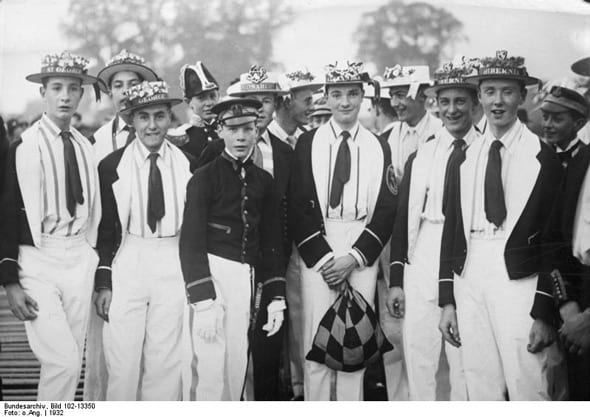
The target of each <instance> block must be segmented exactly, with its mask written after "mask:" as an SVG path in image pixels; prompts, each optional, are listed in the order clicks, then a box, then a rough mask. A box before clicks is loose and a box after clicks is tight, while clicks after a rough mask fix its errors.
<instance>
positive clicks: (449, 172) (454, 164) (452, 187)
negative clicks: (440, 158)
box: [442, 139, 465, 216]
mask: <svg viewBox="0 0 590 417" xmlns="http://www.w3.org/2000/svg"><path fill="white" fill-rule="evenodd" d="M464 146H465V141H464V140H463V139H455V140H454V141H453V151H452V152H451V155H450V156H449V160H448V161H447V168H446V170H445V182H444V188H443V200H442V212H443V214H444V215H445V216H446V214H447V207H448V199H449V198H451V199H453V198H456V196H457V192H458V190H459V187H460V183H459V176H460V172H461V171H460V167H461V164H462V163H463V161H465V149H464Z"/></svg>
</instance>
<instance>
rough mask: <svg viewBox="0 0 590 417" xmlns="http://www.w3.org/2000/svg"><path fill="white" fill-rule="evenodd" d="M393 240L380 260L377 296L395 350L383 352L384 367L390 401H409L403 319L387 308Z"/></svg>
mask: <svg viewBox="0 0 590 417" xmlns="http://www.w3.org/2000/svg"><path fill="white" fill-rule="evenodd" d="M390 248H391V241H389V242H387V245H385V248H383V252H381V256H380V257H379V262H380V263H381V269H382V270H383V279H381V280H379V281H377V297H379V323H380V324H381V329H382V330H383V334H384V335H385V337H387V340H389V341H390V342H391V344H392V345H393V348H394V349H393V350H390V351H389V352H386V353H384V354H383V368H384V371H385V386H386V388H387V399H388V400H389V401H407V400H409V399H410V394H409V392H408V375H407V372H406V364H405V363H404V349H403V332H402V326H403V319H396V318H395V317H393V316H392V315H391V314H389V311H388V310H387V293H388V291H389V255H390Z"/></svg>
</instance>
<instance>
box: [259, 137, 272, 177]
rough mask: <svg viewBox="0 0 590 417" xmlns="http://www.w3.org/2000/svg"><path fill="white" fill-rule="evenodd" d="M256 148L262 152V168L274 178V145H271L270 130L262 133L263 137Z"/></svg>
mask: <svg viewBox="0 0 590 417" xmlns="http://www.w3.org/2000/svg"><path fill="white" fill-rule="evenodd" d="M256 146H257V147H258V149H259V150H260V153H261V155H262V166H261V167H260V168H262V169H264V170H265V171H266V172H268V173H269V174H270V175H272V176H273V178H274V168H275V163H274V159H273V157H272V144H271V143H270V136H269V135H268V130H265V131H264V132H262V135H260V137H259V138H258V141H257V143H256Z"/></svg>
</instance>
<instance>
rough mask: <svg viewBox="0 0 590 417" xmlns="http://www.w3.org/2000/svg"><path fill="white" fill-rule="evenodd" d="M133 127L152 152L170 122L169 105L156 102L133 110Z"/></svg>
mask: <svg viewBox="0 0 590 417" xmlns="http://www.w3.org/2000/svg"><path fill="white" fill-rule="evenodd" d="M132 121H133V127H135V131H136V132H137V137H138V138H139V140H140V141H141V143H143V145H144V146H145V147H146V148H148V149H149V150H150V151H152V152H156V151H158V149H160V146H162V143H163V142H164V138H165V137H166V133H167V132H168V129H169V128H170V124H171V123H172V115H171V111H170V106H169V105H167V104H157V105H153V106H149V107H144V108H140V109H138V110H135V111H134V112H133V115H132Z"/></svg>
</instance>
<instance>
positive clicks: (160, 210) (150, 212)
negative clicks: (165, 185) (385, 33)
mask: <svg viewBox="0 0 590 417" xmlns="http://www.w3.org/2000/svg"><path fill="white" fill-rule="evenodd" d="M158 156H159V155H158V153H157V152H152V153H150V155H149V158H150V176H149V178H148V207H147V219H148V226H149V227H150V229H151V231H152V233H155V231H156V223H158V221H159V220H160V219H161V218H162V217H164V213H165V209H164V190H163V189H162V174H161V173H160V168H158V165H157V164H156V160H157V159H158Z"/></svg>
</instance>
